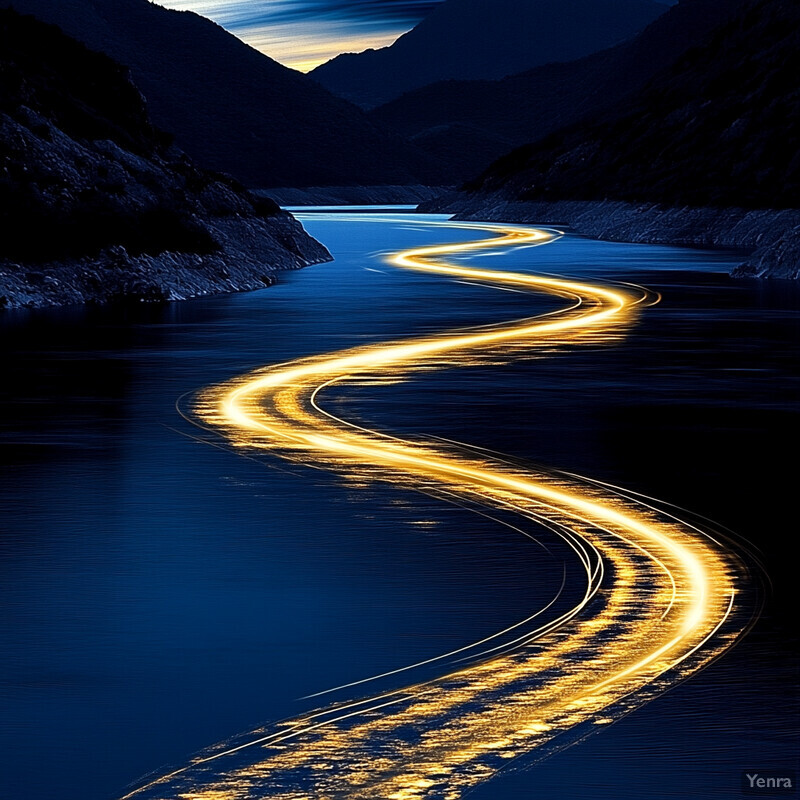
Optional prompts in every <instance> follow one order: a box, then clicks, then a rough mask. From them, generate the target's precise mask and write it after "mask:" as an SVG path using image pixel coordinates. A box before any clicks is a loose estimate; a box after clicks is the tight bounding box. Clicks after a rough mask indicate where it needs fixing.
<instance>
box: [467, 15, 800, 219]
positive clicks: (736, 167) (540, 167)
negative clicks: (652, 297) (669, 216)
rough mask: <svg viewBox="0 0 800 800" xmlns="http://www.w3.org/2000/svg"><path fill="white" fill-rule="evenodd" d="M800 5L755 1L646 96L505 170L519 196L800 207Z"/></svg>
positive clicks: (491, 184) (507, 185) (564, 133)
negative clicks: (799, 66)
mask: <svg viewBox="0 0 800 800" xmlns="http://www.w3.org/2000/svg"><path fill="white" fill-rule="evenodd" d="M798 52H800V6H798V4H797V3H796V2H794V0H749V2H745V3H744V4H740V5H739V7H738V9H737V12H736V13H735V15H734V17H733V18H732V19H730V20H729V21H727V22H726V23H725V24H723V25H721V26H719V27H718V28H717V29H715V30H714V31H713V32H712V33H711V34H710V35H709V36H707V37H706V38H705V39H704V41H703V42H702V43H701V44H700V45H699V46H697V47H695V48H692V49H691V50H689V51H688V52H686V53H685V54H684V55H683V56H682V57H681V58H680V59H679V60H678V61H677V62H676V63H675V64H674V65H673V66H672V67H671V68H670V69H668V70H666V71H665V72H662V73H660V74H659V75H657V76H656V77H655V78H654V79H653V80H652V81H651V82H650V83H649V84H648V85H647V86H646V87H645V88H644V89H643V90H642V91H641V92H639V93H638V94H637V95H635V96H634V97H632V98H630V99H628V100H627V101H626V102H625V103H622V104H619V105H616V106H614V107H613V108H611V109H608V110H607V111H606V112H604V113H603V114H601V115H599V116H598V117H596V118H595V119H594V120H592V121H591V123H588V124H587V123H586V122H584V123H581V124H576V125H572V126H570V127H568V128H566V129H564V130H561V131H558V132H557V133H554V134H551V135H550V136H547V137H546V138H544V139H542V140H540V141H538V142H536V143H534V144H530V145H527V146H525V147H522V148H520V149H518V150H515V151H514V152H512V153H510V154H509V155H507V156H505V157H504V158H502V159H500V160H499V161H498V162H496V163H495V164H494V165H492V167H491V168H490V169H489V170H488V171H487V172H486V173H484V175H482V176H481V177H480V178H479V179H478V180H476V181H474V182H473V183H472V184H470V185H469V186H468V189H470V190H473V191H495V190H497V189H500V188H502V189H503V190H504V191H505V192H506V193H509V194H511V195H512V196H513V197H515V198H516V199H520V200H531V199H548V200H549V199H557V200H561V199H570V200H602V199H614V200H625V201H628V202H657V203H660V204H664V205H672V206H675V205H691V206H738V207H742V208H798V207H800V152H798V148H797V142H798V135H800V80H799V79H798V72H797V63H796V56H797V53H798Z"/></svg>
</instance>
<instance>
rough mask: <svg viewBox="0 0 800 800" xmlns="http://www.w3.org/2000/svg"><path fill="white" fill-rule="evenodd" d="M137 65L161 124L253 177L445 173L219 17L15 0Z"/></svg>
mask: <svg viewBox="0 0 800 800" xmlns="http://www.w3.org/2000/svg"><path fill="white" fill-rule="evenodd" d="M11 4H12V5H13V6H14V7H15V8H16V9H18V10H19V11H21V12H24V13H29V14H33V15H35V16H37V17H38V18H40V19H42V20H44V21H45V22H50V23H54V24H56V25H59V26H60V27H61V28H62V29H63V30H64V31H65V32H66V33H67V34H68V35H70V36H72V37H74V38H75V39H77V40H78V41H81V42H83V43H84V44H85V45H87V46H88V47H90V48H91V49H92V50H97V51H99V52H103V53H105V54H106V55H109V56H110V57H111V58H113V59H114V60H115V61H118V62H119V63H121V64H124V65H126V66H128V67H130V69H131V75H132V78H133V81H134V83H135V84H136V85H137V86H138V87H139V89H141V91H142V93H143V94H144V95H145V97H146V98H147V103H148V107H149V109H150V114H151V116H152V119H153V122H154V123H155V124H156V125H157V126H158V127H160V128H162V129H163V130H165V131H168V132H170V133H172V134H174V136H175V142H176V143H177V145H178V146H179V147H180V148H181V149H183V150H184V151H185V152H187V153H188V154H189V155H190V156H192V157H193V158H195V159H196V160H197V161H198V163H200V165H201V166H203V167H206V168H209V169H214V170H218V171H222V172H229V173H231V174H232V175H235V176H236V177H237V178H238V179H239V180H241V181H243V182H244V183H246V184H247V185H249V186H255V187H269V186H326V185H354V184H355V185H360V184H366V185H379V184H406V183H428V182H434V183H435V182H437V181H438V180H439V179H440V173H439V172H438V167H437V165H436V163H435V161H434V160H433V159H431V158H430V157H429V156H427V155H425V154H422V153H420V152H418V151H416V150H415V149H414V148H413V147H411V146H409V145H408V144H407V143H405V142H404V141H402V140H401V139H400V138H399V137H397V136H396V135H393V134H388V133H386V132H384V131H383V130H382V129H381V128H380V127H379V126H377V125H376V124H374V123H372V122H371V121H369V120H367V119H366V117H365V116H364V114H363V113H362V112H361V111H360V110H359V109H357V108H355V107H354V106H352V105H350V104H349V103H347V102H345V101H343V100H341V99H339V98H336V97H333V96H332V95H331V94H330V93H329V92H327V91H326V90H325V89H323V88H322V87H321V86H319V84H317V83H316V82H315V81H313V80H311V79H310V78H308V77H306V76H305V75H302V74H301V73H298V72H295V71H293V70H290V69H287V68H285V67H283V66H281V65H280V64H278V63H277V62H275V61H272V60H271V59H269V58H267V57H266V56H264V55H262V54H261V53H259V52H258V51H256V50H254V49H253V48H251V47H249V46H248V45H246V44H244V43H243V42H242V41H240V40H239V39H237V38H236V37H235V36H232V35H231V34H229V33H227V32H226V31H225V30H223V29H222V28H221V27H219V26H218V25H216V24H214V23H213V22H211V21H209V20H207V19H204V18H203V17H200V16H198V15H196V14H193V13H191V12H187V11H171V10H167V9H165V8H162V7H161V6H158V5H156V4H153V3H150V2H148V0H59V2H57V3H56V2H52V0H11Z"/></svg>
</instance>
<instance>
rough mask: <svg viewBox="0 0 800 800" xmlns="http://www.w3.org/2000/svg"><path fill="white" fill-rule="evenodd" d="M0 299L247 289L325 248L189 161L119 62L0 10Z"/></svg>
mask: <svg viewBox="0 0 800 800" xmlns="http://www.w3.org/2000/svg"><path fill="white" fill-rule="evenodd" d="M0 142H1V143H2V151H1V152H2V156H0V167H2V169H0V227H2V230H3V236H2V238H0V305H2V306H10V307H14V306H35V305H63V304H68V303H80V302H85V301H87V300H92V301H106V300H110V299H117V298H137V299H147V300H160V299H177V298H181V297H189V296H195V295H199V294H209V293H213V292H224V291H234V290H238V289H254V288H260V287H263V286H266V285H269V284H270V283H272V282H273V280H274V278H273V275H274V272H275V270H278V269H294V268H297V267H301V266H305V265H307V264H310V263H314V262H319V261H324V260H327V259H328V258H329V255H328V253H327V251H326V250H325V248H324V247H322V245H320V244H319V243H318V242H316V241H315V240H314V239H312V238H311V237H310V236H308V235H307V234H306V233H305V232H304V231H303V229H302V228H301V226H300V225H299V223H298V222H297V221H296V220H295V219H294V218H293V217H292V216H291V215H289V214H287V213H286V212H284V211H281V210H280V209H279V208H278V207H277V206H276V205H275V204H274V203H273V202H272V201H270V200H266V199H261V198H258V197H256V196H255V195H252V194H250V193H249V192H248V191H247V190H245V189H244V188H243V187H242V186H241V185H239V184H238V183H237V182H236V181H235V180H234V179H232V178H229V177H227V176H224V175H218V174H212V173H209V172H205V171H203V170H200V169H198V168H197V167H196V166H194V164H193V163H192V162H191V161H190V160H189V159H188V158H187V157H186V156H185V155H184V154H183V153H182V152H180V151H179V150H178V149H176V148H175V147H173V146H170V145H169V137H168V136H166V135H165V134H163V133H162V132H160V131H159V130H158V129H156V128H155V127H153V125H152V124H151V123H150V121H149V119H148V116H147V112H146V107H145V103H144V100H143V98H142V96H141V94H140V93H139V91H138V90H137V88H136V87H135V86H134V85H133V84H132V83H131V82H130V80H129V78H128V75H127V70H125V69H124V68H123V67H121V66H120V65H118V64H116V63H115V62H113V61H112V60H111V59H109V58H108V57H106V56H104V55H102V54H99V53H94V52H92V51H90V50H88V49H87V48H85V47H84V46H83V45H81V44H79V43H78V42H76V41H74V40H72V39H70V38H68V37H67V36H65V35H64V34H63V33H62V32H61V31H60V30H59V29H58V28H56V27H54V26H49V25H45V24H43V23H41V22H40V21H38V20H36V19H34V18H32V17H22V16H20V15H18V14H17V13H16V12H14V11H11V10H0Z"/></svg>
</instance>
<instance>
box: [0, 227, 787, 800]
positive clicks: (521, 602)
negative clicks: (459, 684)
mask: <svg viewBox="0 0 800 800" xmlns="http://www.w3.org/2000/svg"><path fill="white" fill-rule="evenodd" d="M419 221H424V220H421V219H420V218H419V217H414V216H399V215H398V216H395V217H392V218H388V219H387V218H385V217H383V216H382V217H381V218H378V217H375V218H374V219H365V218H363V217H360V216H358V215H353V216H351V217H350V218H347V217H343V215H342V214H337V213H330V212H328V213H320V214H317V215H314V216H311V215H309V216H308V217H306V218H305V219H304V222H305V224H306V226H307V227H308V229H309V230H310V232H311V233H312V234H314V235H316V236H317V237H318V238H320V239H321V240H322V241H323V242H324V243H325V244H326V245H327V246H328V247H329V248H330V249H331V251H332V252H333V253H334V255H335V256H336V261H335V262H334V263H332V264H327V265H320V266H317V267H312V268H308V269H305V270H302V271H299V272H296V273H287V274H284V275H283V276H282V279H281V283H280V284H279V285H277V286H275V287H272V288H270V289H267V290H264V291H261V292H254V293H250V294H244V295H235V296H229V297H222V298H214V299H208V300H198V301H191V302H185V303H180V304H170V305H166V306H158V307H149V306H145V307H127V308H108V309H69V310H61V311H41V312H14V313H6V314H5V316H4V317H3V319H2V325H3V344H2V347H3V355H4V363H5V365H6V374H7V376H8V378H9V380H8V382H7V383H6V386H5V388H4V390H3V394H4V397H3V399H4V401H5V402H4V408H5V414H4V416H3V420H2V428H0V434H1V435H2V439H1V440H0V441H1V442H2V452H3V459H2V463H3V468H4V477H3V482H2V485H0V508H2V510H3V529H4V533H3V540H2V541H3V551H2V554H3V558H2V570H3V576H2V583H1V584H0V585H2V593H3V604H4V613H3V619H2V631H3V639H4V642H5V647H4V650H5V652H6V653H7V657H6V658H5V659H4V662H3V665H2V667H0V670H2V678H3V696H2V722H1V723H0V725H2V729H0V739H2V748H3V752H4V753H5V754H6V756H7V758H6V759H4V760H5V761H6V767H5V769H4V771H3V773H2V775H0V794H3V795H5V796H9V797H13V798H26V800H27V798H31V800H39V799H40V798H41V799H42V800H44V799H45V798H47V799H48V800H49V798H52V797H54V796H58V797H59V798H61V799H62V800H73V798H74V799H75V800H77V799H78V798H80V799H81V800H94V798H98V799H100V798H109V797H113V796H115V795H119V794H120V793H121V790H122V788H123V787H124V786H125V784H126V783H127V782H128V781H130V780H133V779H135V778H137V777H138V776H140V775H141V774H143V773H145V772H148V771H150V770H153V769H156V768H158V767H159V766H161V765H164V764H167V763H173V762H182V761H185V759H186V756H187V755H188V754H190V753H191V752H193V751H195V750H197V749H199V748H201V747H203V746H205V745H208V744H210V743H212V742H214V741H217V740H220V739H222V738H224V737H226V736H228V735H229V734H232V733H235V732H237V731H239V730H244V729H247V728H252V727H253V726H255V725H257V724H258V723H260V722H262V721H265V720H269V719H276V718H280V717H284V716H288V715H290V714H296V713H297V712H298V711H299V710H301V709H302V708H304V707H307V705H304V704H303V702H302V701H298V700H297V698H299V697H302V696H304V695H306V694H308V693H310V692H314V691H318V690H320V689H324V688H327V687H329V686H334V685H338V684H340V683H344V682H347V681H349V680H353V679H358V678H362V677H366V676H368V675H371V674H374V673H377V672H382V671H385V670H387V669H393V668H396V667H398V666H403V665H404V664H407V663H411V662H414V661H418V660H421V659H423V658H427V657H430V656H432V655H436V654H438V653H440V652H442V651H444V650H446V649H453V648H454V647H457V646H461V645H463V644H466V643H469V642H471V641H473V640H475V639H477V638H480V637H482V636H485V635H487V634H489V633H492V632H494V631H495V630H497V629H498V628H500V627H504V626H506V625H508V624H512V623H513V622H516V621H517V620H519V619H520V618H521V617H523V616H525V615H526V614H527V613H529V609H530V608H532V607H537V603H538V604H541V602H542V598H543V597H545V596H546V595H547V594H548V592H551V591H552V585H553V581H554V580H555V578H554V576H553V575H552V574H550V573H549V572H548V571H547V570H543V569H542V560H541V557H540V554H539V553H538V552H537V550H536V548H532V547H530V545H529V543H528V542H527V541H526V540H525V539H524V538H523V537H521V536H520V537H515V536H513V535H510V534H509V531H508V530H507V529H504V528H502V527H501V526H499V525H496V524H493V523H492V522H491V521H490V520H486V519H483V518H477V517H475V516H474V515H471V514H469V513H467V512H466V511H463V510H460V509H457V508H454V507H448V506H444V505H442V504H440V503H439V502H438V501H435V500H432V499H429V498H424V497H420V496H417V495H414V494H411V493H407V492H404V491H402V489H399V488H396V487H394V488H393V487H375V486H373V487H370V489H369V490H367V491H359V490H356V489H354V488H352V487H348V486H347V485H343V484H342V482H341V481H340V480H339V479H337V478H334V477H332V476H328V475H326V474H325V473H321V472H318V471H313V470H309V469H304V468H303V467H300V466H295V465H287V464H286V463H285V462H278V461H275V462H270V461H268V460H259V461H258V462H255V461H252V460H247V459H244V458H241V457H237V456H236V455H235V454H233V453H231V452H230V451H229V450H227V449H225V448H215V447H211V446H209V445H208V444H205V443H203V442H199V441H197V439H196V438H193V437H195V436H196V431H195V429H194V428H192V426H190V425H188V424H187V423H186V422H185V421H184V420H183V419H182V418H181V417H180V416H179V415H178V413H177V412H176V409H175V403H176V401H178V399H179V398H181V397H182V396H184V395H185V394H186V393H187V392H194V391H196V390H197V389H199V388H201V387H203V386H206V385H209V384H212V383H215V382H219V381H222V380H224V379H226V378H229V377H231V376H233V375H237V374H240V373H242V372H245V371H247V370H248V369H251V368H255V367H258V366H260V365H262V364H266V363H276V362H280V361H284V360H288V359H290V358H296V357H298V356H301V355H310V354H314V353H319V352H325V351H332V350H336V349H340V348H343V347H347V346H349V345H353V344H357V343H363V342H365V341H379V340H382V339H386V338H394V337H399V336H406V335H410V334H414V333H423V332H429V331H436V330H441V329H443V328H450V327H457V326H464V325H473V324H482V323H490V322H499V321H502V320H507V319H513V318H515V317H521V316H528V315H531V314H533V313H537V312H538V311H542V310H546V309H548V308H550V307H551V306H552V304H553V300H552V299H547V298H542V299H541V300H538V299H536V298H531V297H530V296H529V295H522V294H516V293H513V292H504V291H497V290H492V289H487V288H485V287H478V286H472V285H467V284H463V283H456V282H452V281H447V280H443V279H441V278H436V277H433V276H424V275H418V274H410V273H407V272H404V271H399V270H393V269H392V268H391V267H389V266H387V265H386V264H385V263H384V261H383V258H382V253H385V252H388V251H393V250H397V249H400V248H404V247H410V246H414V245H417V244H423V243H434V242H438V241H441V238H442V230H441V229H437V228H435V227H432V226H426V225H420V224H417V223H418V222H419ZM473 236H474V232H472V231H457V230H451V231H448V238H449V239H451V240H460V239H469V238H472V237H473ZM483 260H484V261H485V264H486V266H487V267H489V266H491V265H492V261H493V259H492V258H491V257H486V256H483ZM495 263H497V264H498V266H502V267H503V268H508V269H512V268H513V269H520V270H531V271H542V272H548V273H556V274H564V275H570V276H574V275H585V276H593V277H600V278H605V279H608V280H612V279H613V280H629V281H634V282H638V283H642V284H644V285H646V286H648V287H650V288H652V289H655V290H657V291H660V292H661V293H662V294H663V301H662V303H661V304H660V305H658V306H656V307H654V308H652V309H650V310H648V311H647V312H646V313H645V314H644V315H643V317H642V320H641V322H640V324H639V326H638V327H637V328H636V329H635V330H634V331H633V332H632V333H631V335H629V337H628V338H627V339H626V340H625V341H624V342H623V343H621V344H619V345H617V346H615V347H613V348H609V347H597V348H583V349H581V350H580V351H572V352H568V353H563V354H559V355H558V356H557V357H555V358H551V359H546V360H532V361H521V362H516V363H513V364H508V365H495V366H491V367H490V366H486V367H480V368H473V369H464V370H455V371H451V372H437V373H432V374H430V375H427V376H425V377H424V378H422V377H421V378H420V379H418V380H414V381H410V382H408V383H405V384H400V385H398V386H395V387H393V391H392V392H391V393H381V392H380V391H379V390H377V389H375V390H369V391H367V390H366V389H365V390H363V391H359V392H354V393H352V395H351V396H350V397H348V399H347V404H348V414H350V415H351V416H353V415H354V416H356V417H361V418H363V419H365V420H369V421H370V423H371V424H374V425H376V426H379V427H382V428H385V429H387V430H392V431H396V432H398V433H399V434H401V435H402V434H403V433H425V434H429V435H437V436H444V437H447V438H452V439H456V440H459V441H466V442H469V443H472V444H476V445H480V446H483V447H487V448H490V449H493V450H498V451H500V452H503V453H507V454H510V455H513V456H515V457H518V458H521V459H527V460H532V461H536V462H540V463H544V464H547V465H549V466H553V467H559V468H562V469H566V470H571V471H576V472H580V473H584V474H588V475H590V476H592V477H595V478H599V479H603V480H608V481H611V482H613V483H618V484H622V485H625V486H627V487H630V488H632V489H636V490H638V491H642V492H645V493H647V494H651V495H655V496H657V497H660V498H662V499H665V500H668V501H671V502H675V503H677V504H679V505H682V506H688V507H690V508H692V509H693V510H694V511H697V512H698V513H701V514H704V515H706V516H709V517H711V518H712V519H714V520H715V521H716V522H718V523H719V524H721V525H726V526H728V527H730V528H732V529H733V530H734V531H735V532H736V533H737V534H738V535H740V536H742V537H745V538H747V539H749V540H750V541H751V542H753V543H754V544H755V545H756V546H757V547H759V548H761V549H762V550H763V551H764V552H763V560H764V561H765V563H766V569H767V572H768V573H769V574H770V575H771V576H772V578H773V580H774V590H773V592H772V594H771V595H770V598H771V599H770V600H769V603H768V607H767V611H766V613H765V617H764V620H763V622H762V623H761V624H760V625H759V626H758V627H757V628H756V630H755V631H754V632H753V633H752V634H751V635H750V637H749V638H748V640H747V641H746V642H745V643H744V644H743V645H741V646H740V647H739V648H738V649H737V650H736V651H734V652H733V653H731V654H729V655H727V656H726V657H725V658H724V659H722V660H721V661H720V662H718V663H717V664H716V665H714V666H712V667H711V668H710V669H708V670H707V671H706V672H704V673H703V674H702V675H700V676H697V677H696V678H695V679H694V680H692V681H691V682H689V683H687V684H685V685H684V686H681V687H679V688H678V689H676V690H674V691H672V692H670V693H668V694H667V695H665V696H663V697H662V698H660V699H659V700H657V701H656V702H655V703H652V704H650V705H649V706H647V707H646V708H644V709H641V710H639V711H638V712H636V713H635V714H633V715H631V716H630V717H628V718H626V719H625V720H623V721H621V722H619V723H617V724H616V725H614V726H612V727H611V728H610V729H607V730H604V731H603V733H602V734H601V735H598V736H595V737H593V738H592V739H590V740H588V741H587V742H585V743H582V744H580V745H578V746H576V747H573V748H571V749H570V750H568V751H566V752H564V753H562V754H560V755H558V756H556V757H554V758H553V759H551V760H550V761H547V762H545V763H543V764H541V765H537V766H534V767H532V768H531V769H529V770H526V771H524V772H519V773H518V774H511V775H510V776H509V777H508V778H507V779H503V778H501V779H499V781H498V782H495V783H492V784H490V785H487V786H485V787H481V788H479V789H478V790H477V791H476V792H474V796H476V797H486V798H487V799H488V798H494V799H495V800H503V799H504V798H509V800H511V798H518V797H519V798H522V797H530V796H532V795H533V793H534V791H535V792H536V793H539V792H541V796H545V797H553V798H560V797H564V798H571V797H574V796H576V795H578V796H580V795H583V794H587V793H588V792H591V795H592V796H593V797H609V798H611V797H631V798H640V797H642V796H643V795H642V790H641V787H642V786H643V785H646V786H647V787H648V791H647V794H646V796H648V797H656V798H658V797H664V798H666V797H694V796H696V797H716V796H719V797H730V796H732V792H733V791H736V790H737V789H738V786H739V783H740V774H741V771H742V770H743V769H745V768H753V767H756V768H759V769H767V768H769V767H770V766H777V767H778V768H786V767H787V765H788V766H791V763H790V762H791V761H792V759H793V753H795V752H796V749H795V748H796V741H795V740H794V733H795V731H794V723H793V722H792V718H791V715H792V713H793V708H792V704H791V701H790V699H789V695H790V693H792V692H793V691H794V689H795V686H796V673H795V670H796V660H794V658H795V657H794V653H795V651H796V648H795V646H794V640H793V639H792V638H791V633H790V631H791V628H790V626H789V624H788V619H789V615H788V613H786V612H785V611H784V608H785V607H786V602H787V600H788V599H789V598H790V597H791V594H790V587H791V586H792V584H791V582H790V566H789V564H788V560H787V559H786V558H785V553H784V551H783V549H782V548H783V544H784V542H785V541H786V538H787V536H789V535H790V530H791V528H790V526H791V520H792V516H791V513H790V503H791V499H792V496H793V495H792V493H793V483H794V481H793V478H792V476H790V475H787V474H785V473H784V472H783V471H782V470H780V469H778V467H777V464H776V458H775V454H776V452H780V451H781V449H782V448H783V447H785V446H786V444H785V443H786V442H787V441H788V435H789V434H790V433H791V432H792V430H793V429H794V426H795V425H796V424H797V410H796V409H797V404H796V400H797V393H798V372H797V360H796V355H797V343H798V336H797V334H798V323H797V320H798V317H797V308H798V302H797V300H798V293H797V290H796V288H795V287H794V286H791V285H788V284H786V283H784V282H770V283H758V282H754V281H742V282H736V281H732V280H731V279H730V278H728V277H727V274H726V273H727V270H728V269H730V267H731V265H732V264H734V263H736V258H735V255H726V254H719V253H708V252H702V251H696V250H688V249H678V248H666V247H654V246H642V245H626V244H612V243H601V242H595V241H592V240H587V239H581V238H578V237H565V238H564V239H561V240H559V242H557V243H555V244H554V245H551V246H547V247H541V248H533V249H525V250H519V251H514V252H509V253H504V254H503V255H502V256H499V255H498V256H496V258H495ZM465 531H469V537H468V538H467V537H465ZM557 579H558V580H560V575H559V576H557ZM306 702H307V701H306ZM732 787H733V788H732ZM734 796H735V795H734Z"/></svg>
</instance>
